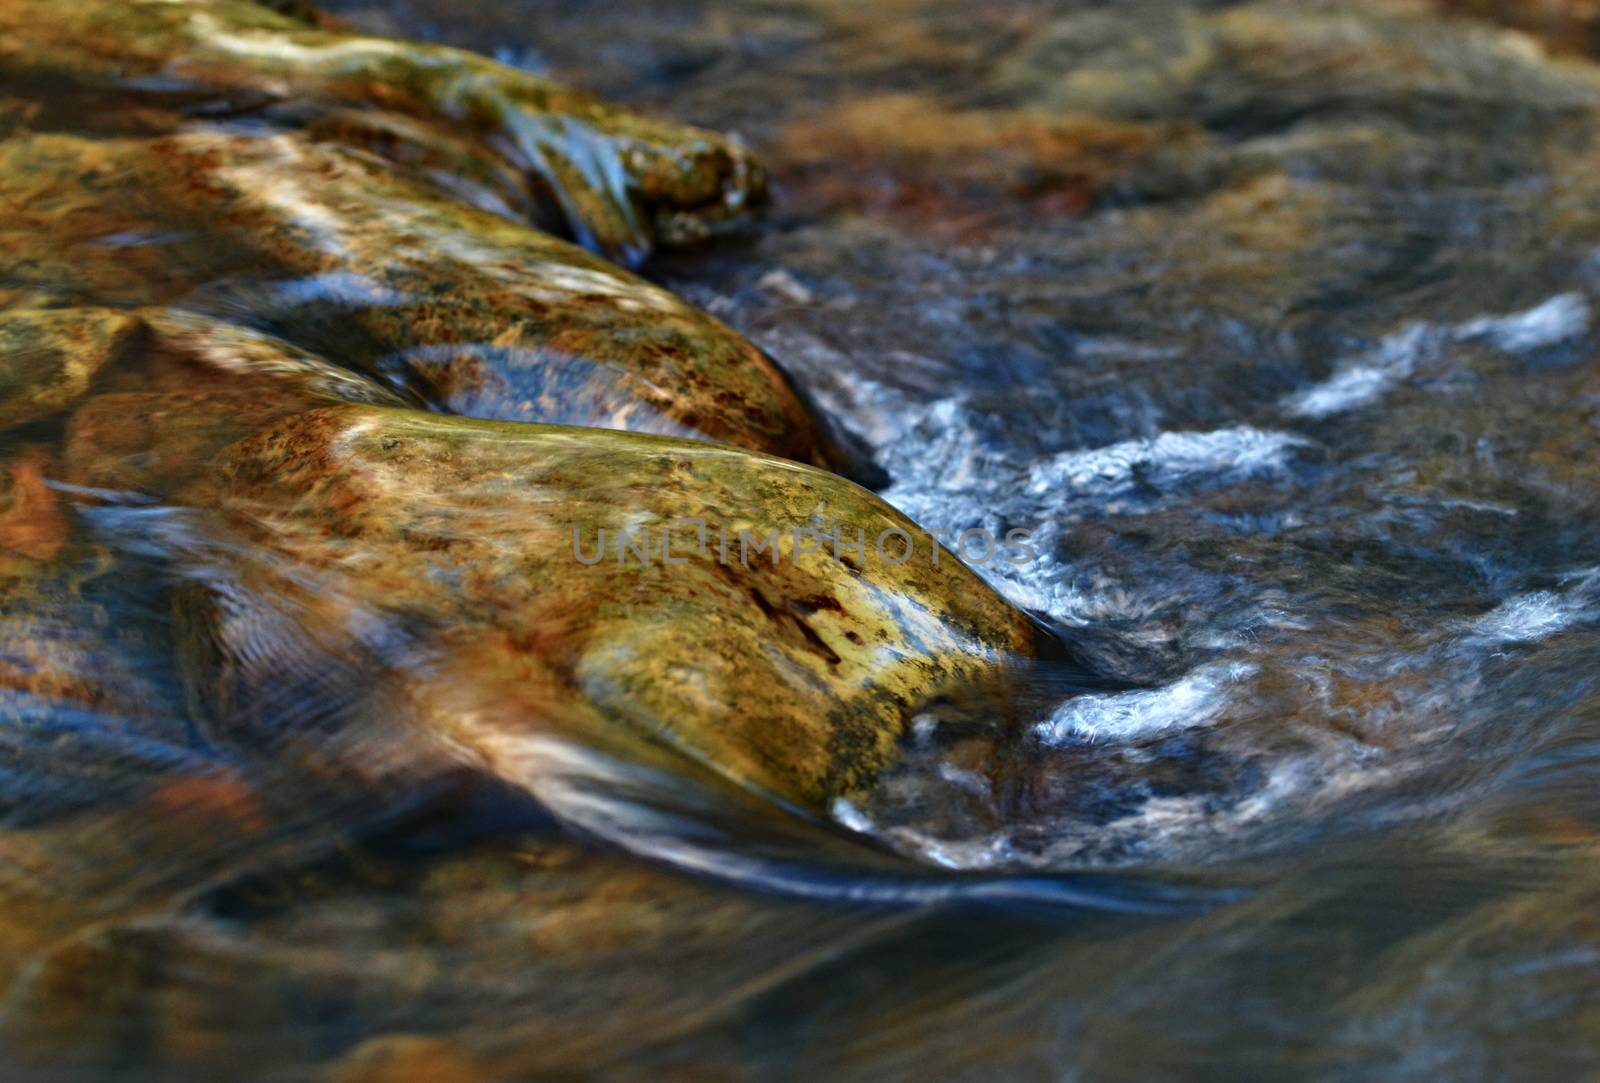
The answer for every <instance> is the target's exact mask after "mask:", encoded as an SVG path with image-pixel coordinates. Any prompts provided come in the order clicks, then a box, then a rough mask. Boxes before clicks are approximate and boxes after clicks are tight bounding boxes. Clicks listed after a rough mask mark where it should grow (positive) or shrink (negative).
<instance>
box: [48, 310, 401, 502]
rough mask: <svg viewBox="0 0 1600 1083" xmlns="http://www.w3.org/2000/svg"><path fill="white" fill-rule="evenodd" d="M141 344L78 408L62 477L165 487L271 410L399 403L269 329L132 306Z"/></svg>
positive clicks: (109, 485)
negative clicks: (280, 337)
mask: <svg viewBox="0 0 1600 1083" xmlns="http://www.w3.org/2000/svg"><path fill="white" fill-rule="evenodd" d="M129 319H131V320H135V321H136V322H137V325H138V327H139V332H140V334H139V337H138V340H137V348H136V349H134V350H132V351H130V353H131V356H130V357H129V358H127V359H126V361H125V363H124V364H123V365H121V366H119V368H118V370H117V371H114V372H111V373H108V374H107V375H106V378H105V379H104V380H102V382H101V383H100V385H99V388H98V392H99V393H97V394H95V395H93V396H91V397H90V398H88V399H87V400H85V401H84V402H83V404H82V405H81V406H80V407H79V408H78V409H77V410H76V411H75V412H74V413H73V414H72V416H71V419H70V420H69V422H68V425H67V429H66V439H65V445H64V459H65V477H66V479H67V480H69V481H71V482H72V483H74V484H76V485H80V486H86V487H88V488H91V489H99V490H134V491H143V492H147V493H169V492H172V491H174V490H175V489H177V488H178V487H180V486H181V485H183V484H184V483H185V482H187V481H188V480H190V479H191V478H192V477H193V476H194V475H195V474H196V473H197V472H198V471H199V470H200V469H201V468H203V467H204V466H205V465H206V464H207V463H209V462H210V461H211V459H212V458H213V457H214V456H215V454H216V453H217V452H218V451H220V450H221V449H222V448H224V447H226V446H227V445H229V444H231V443H233V442H234V441H235V440H238V439H240V438H242V437H244V436H246V435H248V434H249V433H250V432H252V431H254V430H255V429H256V428H258V427H260V426H261V425H263V424H265V423H267V422H268V421H271V420H273V419H275V418H280V417H285V416H287V415H289V414H293V413H295V412H297V411H300V410H305V409H309V408H311V407H313V406H317V405H326V404H328V403H335V402H366V403H374V404H377V405H388V406H394V405H402V404H403V403H404V402H405V400H404V399H403V398H402V397H401V396H400V395H398V394H396V393H395V392H393V391H389V390H387V389H386V388H384V387H383V386H382V385H380V384H377V383H376V382H374V381H372V380H370V379H368V378H366V377H363V376H361V375H359V374H357V373H354V372H350V371H347V370H344V369H340V368H337V367H335V366H333V365H330V364H328V363H327V362H325V361H323V360H321V359H320V358H318V357H316V356H314V355H312V354H310V353H307V352H306V351H304V350H300V349H298V348H296V347H294V346H292V345H290V344H289V343H287V342H284V341H282V340H281V339H277V338H275V337H273V336H271V335H267V334H263V333H262V332H259V331H253V330H250V329H249V328H246V327H241V326H238V325H236V324H231V323H227V322H224V321H220V320H216V319H212V318H210V317H206V316H200V315H196V314H194V313H188V312H183V311H181V310H176V309H159V308H149V309H140V310H136V311H135V312H133V313H130V314H129Z"/></svg>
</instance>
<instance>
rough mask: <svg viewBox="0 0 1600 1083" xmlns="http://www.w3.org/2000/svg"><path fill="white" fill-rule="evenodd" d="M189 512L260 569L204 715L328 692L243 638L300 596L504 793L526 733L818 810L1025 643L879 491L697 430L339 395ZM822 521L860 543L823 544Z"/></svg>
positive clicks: (298, 606) (219, 628)
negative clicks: (414, 635)
mask: <svg viewBox="0 0 1600 1083" xmlns="http://www.w3.org/2000/svg"><path fill="white" fill-rule="evenodd" d="M184 499H187V500H189V501H192V502H194V503H196V504H199V505H202V506H209V507H215V508H216V509H217V511H218V513H219V515H220V517H221V523H222V529H223V530H224V533H225V535H226V536H228V537H232V538H235V540H236V541H239V542H242V543H243V544H242V545H233V546H229V547H227V549H228V551H230V552H244V553H250V554H253V555H254V556H253V558H252V559H248V560H241V561H239V562H237V564H236V566H234V567H232V568H230V569H228V570H227V574H228V575H229V576H231V578H230V579H229V582H230V583H232V586H230V587H228V588H227V590H226V594H227V603H226V605H225V606H223V607H222V608H221V609H217V608H215V607H212V611H211V612H210V613H209V615H207V614H205V613H203V612H202V615H200V616H199V617H195V618H191V619H193V620H194V621H195V624H196V631H194V632H193V633H192V634H191V636H190V638H191V639H192V640H194V641H195V643H196V644H197V646H198V652H199V662H198V664H197V667H196V668H197V673H196V680H197V686H198V688H199V690H200V693H201V695H202V696H209V697H210V700H211V707H212V713H213V715H214V718H215V719H216V722H215V723H214V724H217V725H221V726H224V727H229V726H235V727H240V726H242V727H245V729H246V732H247V733H248V727H249V725H250V724H251V722H250V720H251V719H255V720H256V722H257V723H259V724H265V725H270V724H272V723H271V721H270V717H269V716H270V715H271V714H272V711H273V709H274V704H281V703H282V701H283V697H284V696H287V697H289V698H290V699H293V697H294V696H295V695H296V694H297V693H296V691H295V682H296V681H297V680H298V681H301V682H304V681H305V680H313V681H315V680H322V679H324V677H323V674H322V673H321V672H315V673H310V674H299V675H298V676H297V675H296V673H295V671H294V665H295V661H294V659H293V658H276V657H274V656H272V654H271V653H270V652H268V653H263V652H262V651H261V650H260V649H259V647H260V644H261V642H262V641H263V637H264V636H265V635H266V634H267V632H266V631H264V629H269V628H270V627H271V624H272V621H273V620H274V619H276V618H275V617H274V616H272V615H271V613H272V611H273V610H274V609H276V610H278V611H280V612H281V611H282V610H283V609H288V610H289V611H291V612H293V614H294V615H295V619H296V620H297V621H298V622H300V623H301V624H302V625H305V627H304V628H302V630H301V631H300V632H298V633H297V634H298V635H300V636H302V637H304V638H306V639H307V640H308V641H312V642H316V643H318V644H319V646H320V649H321V650H322V651H323V652H324V653H326V654H327V655H328V656H330V657H334V658H338V659H340V660H341V661H342V662H344V663H345V664H349V665H351V666H357V667H363V666H364V667H370V666H372V665H374V664H376V665H378V666H380V667H387V668H388V669H390V670H392V672H391V674H390V676H389V677H388V678H387V681H386V683H387V684H389V685H390V686H391V695H392V696H393V703H392V704H391V706H390V708H389V709H390V710H392V711H394V712H397V713H405V714H409V715H410V716H411V717H413V718H416V719H418V720H419V724H420V726H421V727H422V728H424V729H427V730H430V731H431V732H433V733H435V734H436V735H438V736H441V737H444V738H446V739H447V740H449V741H451V742H453V743H455V744H457V745H459V746H461V747H463V748H465V749H467V750H468V753H469V755H470V756H471V757H472V758H474V759H476V760H478V761H481V763H482V764H484V765H486V766H487V767H488V769H490V770H491V771H494V772H496V773H499V774H502V775H504V776H506V777H508V778H510V779H512V780H513V781H519V782H526V781H529V780H528V779H525V778H521V777H519V773H520V772H522V771H524V770H525V769H526V767H525V764H524V762H523V761H524V760H526V759H527V757H526V756H525V754H524V746H523V745H522V744H521V742H523V741H524V740H526V739H529V738H533V737H536V736H538V735H540V734H541V733H552V732H553V733H557V734H565V735H567V736H576V737H577V738H579V739H581V740H586V741H590V742H594V743H598V744H600V745H602V746H605V747H609V748H618V747H623V748H626V749H628V750H629V752H630V754H632V753H636V752H637V750H638V749H639V748H640V747H641V746H644V745H649V744H652V743H653V742H658V741H659V742H665V743H666V744H667V745H668V746H670V747H672V748H676V749H677V750H679V751H681V752H687V753H689V754H690V755H691V756H692V757H694V758H695V759H698V760H701V761H703V762H705V763H706V764H707V765H708V766H710V767H711V768H712V769H713V770H715V771H718V772H720V773H722V774H723V775H725V776H727V777H729V778H732V779H734V780H737V781H741V782H745V783H748V784H751V785H753V786H755V787H757V788H758V789H761V790H763V791H766V792H770V793H773V794H777V795H780V796H782V797H784V798H787V799H789V800H791V801H795V802H799V803H802V804H805V805H808V806H811V807H826V805H827V804H828V802H829V801H830V800H832V799H833V798H836V797H839V796H843V795H848V794H852V793H857V792H859V791H861V790H862V789H864V788H866V787H868V786H870V784H871V783H872V780H873V779H874V777H875V776H876V773H877V772H878V771H879V770H880V769H881V768H882V767H883V766H885V765H886V764H887V763H888V762H889V761H890V760H891V759H892V757H893V756H894V753H895V748H896V744H897V742H898V740H899V739H900V737H901V735H902V733H903V732H904V730H905V727H906V726H907V724H908V723H909V722H910V720H911V718H912V717H913V715H915V714H916V713H917V712H918V711H920V710H922V709H925V708H926V707H928V706H930V705H932V704H934V703H935V702H937V701H938V700H940V699H941V698H943V697H955V698H962V697H965V696H968V695H971V694H973V693H974V692H975V690H985V691H988V692H991V693H995V694H998V695H1003V694H1004V685H1005V675H1006V673H1007V667H1008V663H1009V662H1010V661H1012V660H1013V659H1014V658H1015V657H1017V656H1019V655H1026V654H1028V653H1030V652H1031V650H1032V645H1033V630H1032V627H1031V625H1030V623H1029V621H1028V619H1027V618H1026V617H1024V616H1023V615H1022V614H1021V613H1020V612H1018V611H1016V610H1014V609H1012V608H1011V607H1010V606H1009V605H1008V604H1007V603H1005V602H1004V601H1003V600H1001V598H1000V597H999V596H998V595H996V594H995V593H994V592H993V591H992V590H991V589H990V588H989V587H988V586H986V585H985V584H984V583H983V582H982V581H981V580H979V579H978V577H977V576H976V575H975V574H973V573H972V572H971V571H970V570H968V569H967V568H966V567H965V566H964V565H962V564H960V562H958V561H956V560H955V559H954V558H953V557H951V556H950V555H949V554H948V553H943V554H941V553H940V552H939V551H938V550H937V548H936V547H935V546H934V543H933V541H932V539H931V538H929V537H928V536H927V535H926V534H924V533H922V531H921V530H920V529H919V528H917V527H916V526H915V525H914V524H912V523H911V522H910V521H909V520H907V519H905V518H904V517H903V516H901V515H900V514H899V513H897V512H895V511H894V510H893V509H891V508H890V507H889V506H888V505H886V504H884V503H883V502H882V501H880V500H879V499H878V498H877V497H875V496H873V495H872V494H871V493H869V492H867V491H866V490H864V489H861V488H858V487H857V486H855V485H853V484H851V483H849V482H846V481H844V480H842V479H840V478H837V477H835V476H833V475H829V474H826V473H823V472H821V471H818V470H814V469H811V468H808V467H805V466H801V465H798V464H795V463H791V462H786V461H783V460H780V459H776V458H772V457H768V456H762V455H753V454H750V453H748V452H744V451H739V450H734V449H725V448H719V447H715V446H712V445H706V444H700V443H695V442H687V441H679V440H670V439H664V438H659V437H650V436H641V435H636V434H623V433H611V432H604V431H599V430H584V429H571V428H561V427H553V426H532V425H508V424H495V423H488V422H481V421H470V420H464V419H454V418H445V417H439V416H434V415H428V414H421V413H416V412H411V411H401V410H385V409H378V408H369V407H355V406H343V407H329V408H324V409H319V410H315V411H312V412H310V413H306V414H301V415H298V416H295V417H293V418H290V419H288V420H286V421H284V422H281V423H279V424H276V425H269V426H267V427H266V428H264V429H263V430H261V431H260V432H258V433H256V434H255V435H253V436H251V437H249V438H248V439H245V440H243V441H241V442H239V443H238V444H236V445H234V446H233V447H232V448H230V449H228V450H227V451H226V452H225V453H224V454H223V455H222V456H221V458H220V459H219V461H218V463H217V464H216V467H215V469H214V470H213V471H212V472H211V473H210V474H209V475H208V476H207V477H206V478H205V479H204V480H203V481H201V482H199V483H198V484H197V485H196V486H195V487H194V488H193V489H191V490H190V491H189V492H188V493H187V494H186V495H185V497H184ZM830 523H839V524H843V525H844V529H845V532H846V534H849V533H851V532H859V534H856V535H855V536H853V537H848V538H847V539H846V540H845V543H844V544H845V545H847V546H848V545H851V544H855V543H857V542H860V541H862V540H863V539H864V548H858V549H855V550H853V551H852V550H850V549H848V548H840V549H837V550H836V549H835V548H834V547H833V545H832V544H831V543H829V542H827V541H824V540H823V537H824V536H825V535H826V533H827V531H828V530H829V529H830V527H829V525H828V524H830ZM708 524H709V526H710V527H711V528H712V529H716V528H721V530H722V531H723V534H724V537H725V538H728V539H730V540H729V542H728V546H729V549H728V551H726V552H724V551H722V548H721V547H720V546H719V545H717V544H715V543H710V542H709V541H707V540H706V539H704V538H702V536H701V534H700V531H701V528H702V526H705V525H708ZM602 530H603V531H604V532H605V533H604V535H603V536H602V534H601V531H602ZM796 531H798V532H801V533H800V535H798V537H800V538H802V539H806V540H800V541H795V542H793V543H791V540H792V539H794V538H795V537H796V535H795V532H796ZM807 532H813V533H807ZM885 532H893V537H892V538H891V539H890V541H889V542H888V543H887V544H886V545H885V547H884V549H883V550H880V551H875V549H876V548H877V547H878V545H879V542H880V539H881V537H882V536H883V535H884V534H885ZM746 534H748V539H747V538H746V536H745V535H746ZM774 540H776V541H777V542H778V543H779V545H780V547H781V548H780V550H779V551H777V552H774V551H773V549H772V548H770V546H771V544H772V542H773V541H774ZM597 542H598V543H599V544H600V545H601V547H602V548H603V549H604V551H603V552H602V553H601V555H600V556H599V557H598V558H596V557H595V556H594V555H593V550H594V548H595V546H596V544H597ZM752 545H754V546H761V547H762V548H760V549H757V550H755V551H752V549H751V548H750V547H751V546H752ZM813 546H814V547H813ZM908 548H909V550H910V553H911V555H910V556H909V558H908V557H907V556H906V554H907V552H908ZM202 593H203V592H202ZM243 598H252V599H255V602H254V604H255V605H256V606H258V607H260V608H259V609H258V611H257V612H255V613H252V612H250V611H248V610H242V609H241V605H242V603H241V601H240V599H243ZM200 608H201V610H202V611H203V610H204V609H205V608H206V607H205V605H204V604H202V605H201V606H200ZM385 627H388V628H389V629H390V631H388V632H385V631H383V630H382V629H383V628H385ZM418 628H420V629H437V630H438V633H437V635H435V636H433V637H432V638H431V639H430V638H429V637H428V635H427V634H426V633H423V635H422V639H423V641H424V643H425V646H424V647H423V648H422V649H421V651H420V653H415V652H414V653H410V654H405V655H404V656H403V657H398V659H397V656H395V655H393V654H392V653H391V654H389V655H385V654H384V652H385V651H389V652H392V651H394V650H396V649H398V648H397V647H396V644H398V643H402V642H403V641H404V640H405V639H406V635H405V634H404V630H405V629H418ZM363 657H364V658H365V661H362V660H361V659H362V658H363ZM402 702H404V704H406V706H404V707H402V706H399V704H401V703H402Z"/></svg>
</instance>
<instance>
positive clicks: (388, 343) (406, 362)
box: [0, 131, 830, 463]
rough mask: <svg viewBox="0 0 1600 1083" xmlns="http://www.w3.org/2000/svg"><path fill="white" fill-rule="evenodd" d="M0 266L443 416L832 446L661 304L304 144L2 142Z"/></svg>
mask: <svg viewBox="0 0 1600 1083" xmlns="http://www.w3.org/2000/svg"><path fill="white" fill-rule="evenodd" d="M0 199H4V200H6V201H7V205H8V206H9V207H10V208H11V210H9V211H8V213H7V214H6V215H4V216H3V217H0V261H4V263H5V264H6V265H7V266H8V267H9V268H10V271H9V274H10V279H11V281H12V284H13V286H14V288H18V289H27V290H29V291H31V295H33V296H40V295H42V296H54V297H56V298H58V299H59V303H63V304H67V303H78V304H83V303H110V304H115V305H119V306H136V305H164V304H171V303H174V302H177V301H182V303H183V305H184V306H185V307H186V308H188V309H190V310H204V311H208V312H212V313H214V314H215V315H217V316H219V317H221V318H223V319H225V320H226V321H229V322H238V323H246V324H250V325H252V326H255V327H258V328H260V329H262V330H268V331H271V332H273V333H274V334H275V335H276V336H278V337H281V338H284V339H287V340H289V341H291V342H293V343H295V344H297V345H299V346H301V347H304V348H309V349H311V350H312V351H313V352H315V353H317V354H318V355H319V356H322V357H325V358H328V359H329V360H331V361H333V362H336V363H337V364H339V365H342V366H346V367H351V368H357V369H363V370H365V371H367V372H370V373H373V374H375V375H377V376H379V377H380V378H382V379H383V380H384V381H385V382H386V383H388V384H390V385H392V386H398V387H401V388H405V389H408V390H409V391H410V393H412V394H413V395H415V396H419V397H424V398H426V399H427V400H429V401H430V402H432V403H433V404H435V405H437V406H439V407H441V408H443V409H446V410H449V411H451V412H457V413H464V414H467V415H470V416H480V417H490V418H496V419H508V420H528V421H547V422H556V423H561V424H582V425H594V426H600V427H606V428H620V429H634V430H644V431H653V432H660V433H668V434H673V435H686V436H698V437H702V438H708V439H712V440H719V441H725V442H728V443H733V444H738V445H741V446H744V447H748V448H751V449H754V450H757V451H766V452H772V453H775V454H779V455H783V456H785V457H788V458H792V459H796V460H799V461H802V462H816V463H824V462H827V461H828V460H829V458H830V453H829V452H828V451H827V450H826V447H825V445H826V443H827V441H826V440H825V438H824V437H823V435H822V434H821V433H820V432H819V429H818V427H817V425H816V424H815V423H814V422H813V420H812V418H811V416H810V415H809V413H808V412H807V410H806V409H805V407H804V405H803V404H802V403H801V402H800V400H799V398H798V397H797V396H796V394H795V393H794V391H793V389H792V388H791V387H790V385H789V384H788V382H787V380H786V379H785V377H784V376H783V374H782V373H781V372H779V371H778V369H777V368H776V367H775V366H774V365H773V364H772V363H771V362H770V361H769V360H768V359H767V358H766V357H765V356H763V355H762V353H761V352H760V351H759V350H757V349H756V348H755V347H754V346H752V345H751V344H750V343H749V342H748V341H746V340H745V339H744V338H743V337H741V336H740V335H738V334H737V333H735V332H734V331H732V330H730V329H729V328H727V327H726V326H724V325H723V324H721V323H719V322H718V321H717V320H715V319H713V318H712V317H711V316H708V315H706V314H705V313H703V312H700V311H698V310H696V309H694V308H692V307H690V306H689V305H687V304H685V303H684V302H682V301H680V300H678V299H677V298H676V297H674V296H672V295H671V294H670V293H667V292H666V291H665V290H662V289H660V288H659V287H656V286H653V285H651V284H650V283H648V282H645V281H644V280H642V279H640V278H638V277H636V276H634V275H632V274H630V273H628V272H626V271H623V270H621V269H619V268H617V267H615V266H614V265H612V264H609V263H607V262H605V261H604V260H602V259H600V258H599V257H597V256H594V255H591V254H590V253H588V252H585V251H583V250H582V249H580V248H578V247H576V246H575V245H572V244H569V243H567V242H565V241H561V240H558V239H557V238H555V237H552V236H550V235H548V234H545V233H541V232H539V231H537V230H535V229H531V228H529V227H527V226H524V225H518V224H515V223H512V222H508V221H506V220H505V219H503V218H500V217H497V216H495V215H493V214H489V213H486V212H483V211H479V210H475V209H473V208H471V207H468V206H465V205H463V204H460V203H457V202H455V201H453V200H451V199H449V198H447V197H445V196H443V195H440V194H439V193H437V192H435V191H433V190H432V189H429V188H426V187H423V186H419V185H418V184H416V183H414V182H412V181H409V180H406V179H405V178H403V177H399V176H396V175H395V174H394V173H393V171H392V170H391V169H390V168H388V167H387V166H385V165H384V164H382V163H379V162H375V161H373V160H371V159H369V158H365V157H361V156H357V155H353V154H351V153H349V152H348V151H344V150H342V149H340V148H337V147H328V146H322V145H317V144H314V143H311V142H309V141H307V139H305V138H304V137H302V136H298V135H287V134H267V135H263V134H259V133H239V132H221V131H193V132H187V133H184V134H180V135H175V136H168V137H161V138H154V139H127V138H119V139H85V138H80V137H75V136H63V135H36V136H29V137H24V138H18V139H13V140H10V141H7V142H5V143H0Z"/></svg>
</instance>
